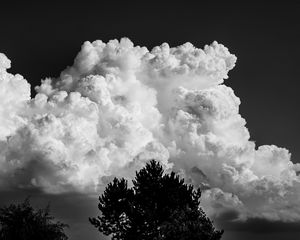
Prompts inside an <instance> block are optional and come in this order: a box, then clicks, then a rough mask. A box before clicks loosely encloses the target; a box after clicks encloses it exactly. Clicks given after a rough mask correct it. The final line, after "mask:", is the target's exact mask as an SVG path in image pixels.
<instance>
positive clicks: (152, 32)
mask: <svg viewBox="0 0 300 240" xmlns="http://www.w3.org/2000/svg"><path fill="white" fill-rule="evenodd" d="M109 2H110V3H109V4H108V3H102V2H100V1H98V2H89V1H82V2H80V3H74V2H73V3H72V2H65V3H44V2H43V1H40V2H39V3H27V2H26V3H25V1H24V2H23V3H17V2H15V3H11V4H6V5H5V4H4V5H1V10H0V11H1V13H0V23H1V33H0V34H1V37H0V52H3V53H5V54H6V55H7V56H8V57H9V58H10V59H11V60H12V68H11V70H10V72H12V73H20V74H22V75H23V76H24V77H25V78H26V79H27V80H28V81H29V82H30V83H31V84H32V86H34V85H38V84H39V83H40V80H41V79H42V78H45V77H49V76H52V77H55V76H58V75H59V73H60V72H61V71H62V70H63V69H64V68H65V67H66V66H67V65H71V64H72V63H73V59H74V57H75V56H76V54H77V52H78V51H79V50H80V46H81V44H82V43H83V42H84V41H86V40H89V41H93V40H96V39H101V40H103V41H104V42H106V41H108V40H110V39H114V38H117V39H120V38H121V37H125V36H126V37H129V38H130V39H131V40H132V41H133V42H134V43H135V44H136V45H142V46H147V47H148V49H151V48H152V47H154V46H156V45H160V44H161V43H163V42H167V43H169V44H170V46H177V45H179V44H183V43H185V42H187V41H189V42H191V43H193V44H194V45H195V46H197V47H201V48H202V47H203V46H204V45H205V44H209V43H211V42H212V41H214V40H217V41H218V42H219V43H222V44H224V45H225V46H226V47H228V48H229V50H230V52H231V53H234V54H236V56H237V57H238V61H237V66H236V67H235V68H234V70H232V71H231V72H230V73H229V79H228V80H227V81H226V82H225V83H226V84H227V85H229V86H231V87H232V88H233V89H234V91H235V94H236V95H237V96H238V97H240V98H241V101H242V104H241V107H240V113H241V115H242V116H243V117H244V118H245V119H246V121H247V127H248V129H249V131H250V134H251V139H252V140H254V141H256V143H257V145H263V144H275V145H277V146H282V147H286V148H288V149H289V150H290V151H291V153H292V160H293V162H300V149H299V148H298V147H299V137H298V134H299V133H300V125H299V123H300V111H299V106H298V103H299V102H300V94H299V93H298V91H299V75H300V67H299V63H300V62H299V56H300V47H299V42H300V31H299V30H300V4H288V3H285V4H275V3H272V4H261V3H256V4H255V3H252V4H240V5H234V4H230V3H228V2H227V1H224V3H222V4H221V5H218V4H208V3H205V2H202V1H197V3H196V4H195V3H192V2H188V1H182V2H181V3H180V4H179V3H178V4H177V3H173V4H167V3H163V2H162V1H160V2H154V1H153V2H152V1H145V2H143V3H142V2H141V1H139V2H134V1H128V2H126V3H124V2H123V3H120V2H121V1H120V2H118V1H109ZM7 196H8V195H7ZM54 205H55V204H54ZM58 207H59V206H58ZM56 211H58V210H56ZM276 224H277V223H276ZM276 224H274V225H268V224H266V223H261V222H259V223H257V224H255V223H252V222H251V223H248V225H247V224H244V225H243V227H241V226H227V225H226V224H225V225H226V228H227V229H228V232H227V233H226V235H225V240H226V239H228V240H229V239H232V240H233V239H253V238H255V239H256V240H259V239H274V240H275V239H290V240H296V239H299V238H297V236H298V237H299V235H300V232H299V231H300V230H299V229H300V228H299V225H296V227H295V226H294V225H293V226H291V225H289V224H279V223H278V224H277V225H276ZM225 225H224V226H225ZM259 225H262V226H266V225H268V228H266V229H257V226H259ZM279 225H280V227H279V228H278V226H279ZM245 226H246V227H245ZM276 226H277V227H276ZM273 227H274V228H275V227H276V228H277V229H279V230H278V231H277V233H274V231H273V230H272V228H273ZM226 228H225V230H226ZM87 240H88V239H87Z"/></svg>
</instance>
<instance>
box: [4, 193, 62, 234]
mask: <svg viewBox="0 0 300 240" xmlns="http://www.w3.org/2000/svg"><path fill="white" fill-rule="evenodd" d="M49 212H50V208H49V205H48V206H47V207H46V208H45V209H38V210H35V209H34V208H33V207H32V206H31V205H30V201H29V199H25V201H24V202H23V203H21V204H11V205H9V206H8V207H7V206H4V207H1V208H0V239H3V240H41V239H43V240H66V239H68V237H67V236H66V235H65V233H64V228H66V227H68V225H67V224H64V223H61V222H58V221H57V222H55V221H54V217H52V216H51V215H50V213H49Z"/></svg>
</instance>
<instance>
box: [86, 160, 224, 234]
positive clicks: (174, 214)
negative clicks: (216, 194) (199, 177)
mask: <svg viewBox="0 0 300 240" xmlns="http://www.w3.org/2000/svg"><path fill="white" fill-rule="evenodd" d="M132 182H133V187H132V188H128V182H127V181H126V180H125V179H124V178H121V179H118V178H115V179H114V180H113V182H111V183H109V184H108V186H107V187H106V189H105V191H104V193H103V194H102V195H101V196H100V197H99V204H98V208H99V210H100V212H101V215H100V216H97V217H96V218H89V220H90V223H91V224H92V225H94V226H95V227H96V228H97V229H98V230H99V231H100V232H102V233H104V234H105V235H111V236H112V239H113V240H129V239H130V240H135V239H138V240H171V239H172V240H177V239H178V240H179V239H180V240H184V239H189V240H193V239H198V240H200V239H201V240H218V239H221V236H222V234H223V231H218V230H216V229H215V228H214V226H213V224H212V222H211V221H210V219H209V218H208V217H207V216H206V215H205V213H204V212H203V211H202V209H201V208H200V207H199V204H200V197H201V191H200V189H199V188H198V189H194V187H193V186H192V185H187V184H185V183H184V179H180V178H179V176H178V175H176V174H175V173H174V172H171V173H170V174H164V170H163V167H162V166H161V165H160V164H159V163H158V162H156V161H155V160H151V161H150V162H149V163H147V164H146V166H145V167H144V168H142V169H141V170H140V171H139V172H136V177H135V179H134V180H133V181H132Z"/></svg>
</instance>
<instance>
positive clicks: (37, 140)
mask: <svg viewBox="0 0 300 240" xmlns="http://www.w3.org/2000/svg"><path fill="white" fill-rule="evenodd" d="M235 62H236V57H235V56H234V55H233V54H231V53H230V52H229V51H228V49H227V48H226V47H224V46H223V45H222V44H218V43H217V42H213V43H212V44H211V45H209V46H205V47H204V49H203V50H202V49H198V48H196V47H194V46H193V45H192V44H191V43H186V44H183V45H181V46H178V47H175V48H173V47H170V46H169V45H168V44H167V43H164V44H162V45H161V46H158V47H155V48H153V49H152V50H151V51H149V50H148V49H147V48H146V47H139V46H134V45H133V43H132V42H131V41H130V40H129V39H126V38H124V39H121V40H120V41H117V40H112V41H109V42H108V43H104V42H102V41H100V40H97V41H94V42H92V43H91V42H85V43H84V44H83V46H82V48H81V51H80V52H79V53H78V55H77V57H76V58H75V61H74V64H73V66H70V67H67V68H66V69H65V70H64V71H63V72H62V73H61V74H60V76H59V77H58V78H47V79H44V80H43V81H42V83H41V85H40V86H37V87H35V89H36V91H37V94H36V96H35V97H34V98H31V97H30V85H29V83H28V82H27V81H26V80H24V79H23V78H22V76H21V75H18V74H17V75H12V74H10V73H7V69H8V68H9V67H10V61H9V60H8V59H7V57H6V56H5V55H4V54H1V55H0V91H1V92H0V188H1V189H2V190H4V189H5V190H7V189H9V188H12V187H13V188H21V189H39V190H41V191H44V192H46V193H48V194H62V193H64V194H66V193H68V192H74V191H75V192H79V193H84V194H89V195H94V194H99V192H101V190H103V187H104V186H105V184H107V182H108V181H110V179H111V178H112V177H113V176H123V177H126V178H128V179H130V178H132V177H133V176H134V173H135V171H136V170H138V169H139V168H141V167H142V166H143V165H144V164H145V162H147V161H148V160H149V159H152V158H155V159H157V160H159V161H160V162H161V163H162V164H163V166H164V167H165V168H166V169H174V170H175V171H178V172H180V173H181V174H183V175H184V177H185V178H186V180H187V181H188V182H190V183H193V184H194V185H195V186H200V187H202V189H203V195H202V204H203V207H204V209H205V210H206V212H207V213H208V214H209V215H210V216H215V217H220V216H222V215H224V214H226V212H235V214H234V216H235V219H237V220H245V219H248V218H253V217H259V218H263V219H267V220H279V221H287V222H288V221H299V220H300V203H299V199H300V177H299V174H297V173H298V172H299V171H300V165H299V164H293V162H292V161H291V159H290V153H289V152H288V150H286V149H284V148H279V147H276V146H274V145H271V146H259V147H257V146H255V143H254V142H252V141H250V140H249V139H250V134H249V132H248V129H247V128H246V126H245V125H246V121H245V120H244V119H243V118H242V116H241V115H240V114H239V105H240V99H239V98H238V97H237V96H235V94H234V91H233V90H232V89H231V88H230V87H228V86H226V85H225V84H224V79H227V78H228V72H229V71H230V70H231V69H232V68H233V67H234V66H235Z"/></svg>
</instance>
